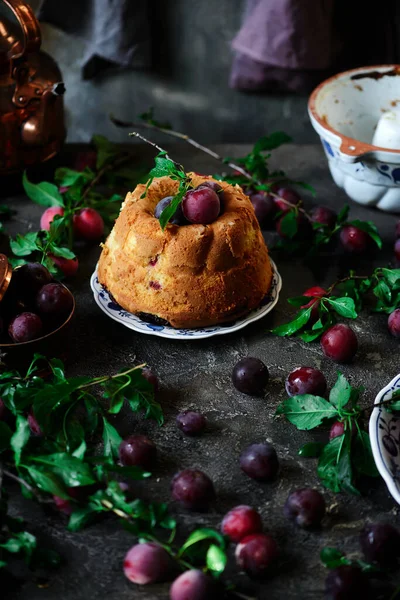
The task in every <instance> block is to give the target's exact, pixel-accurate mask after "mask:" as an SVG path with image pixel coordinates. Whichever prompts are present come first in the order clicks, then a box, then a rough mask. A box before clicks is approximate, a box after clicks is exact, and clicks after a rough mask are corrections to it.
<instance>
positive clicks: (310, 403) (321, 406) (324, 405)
mask: <svg viewBox="0 0 400 600" xmlns="http://www.w3.org/2000/svg"><path fill="white" fill-rule="evenodd" d="M275 414H277V415H285V416H286V418H287V419H288V421H290V422H291V423H293V425H296V427H297V429H301V430H309V429H314V428H315V427H318V425H321V423H322V421H323V420H324V419H332V418H333V417H336V416H337V415H338V411H337V410H336V408H335V407H334V406H332V404H330V403H329V402H328V401H327V400H325V399H324V398H321V397H320V396H312V395H311V394H301V395H299V396H292V397H291V398H287V399H286V400H284V401H283V402H282V404H280V405H279V406H278V408H277V410H276V413H275Z"/></svg>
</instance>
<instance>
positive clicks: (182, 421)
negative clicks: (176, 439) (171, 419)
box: [176, 410, 207, 435]
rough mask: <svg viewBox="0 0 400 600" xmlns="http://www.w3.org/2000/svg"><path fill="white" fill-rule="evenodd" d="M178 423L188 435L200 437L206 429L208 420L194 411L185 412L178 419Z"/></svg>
mask: <svg viewBox="0 0 400 600" xmlns="http://www.w3.org/2000/svg"><path fill="white" fill-rule="evenodd" d="M176 423H177V425H178V427H179V429H180V430H181V431H183V433H184V434H186V435H199V434H200V433H203V431H204V429H205V427H206V424H207V422H206V418H205V416H204V415H202V414H201V413H199V412H196V411H194V410H185V411H184V412H181V413H179V415H178V416H177V417H176Z"/></svg>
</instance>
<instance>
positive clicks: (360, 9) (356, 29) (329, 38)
mask: <svg viewBox="0 0 400 600" xmlns="http://www.w3.org/2000/svg"><path fill="white" fill-rule="evenodd" d="M365 8H366V5H365V3H364V2H360V1H359V0H318V1H317V2H316V1H315V0H247V5H246V13H245V16H244V20H243V24H242V27H241V29H240V31H239V32H238V34H237V35H236V37H235V39H234V40H233V42H232V47H233V49H234V50H235V52H236V54H235V57H234V60H233V64H232V70H231V76H230V86H231V87H232V88H235V89H239V90H243V91H273V92H281V91H310V90H311V89H312V88H313V87H314V86H315V85H317V83H319V82H320V81H321V80H322V79H324V78H325V77H328V76H330V75H331V74H333V73H335V72H338V71H341V70H345V69H349V68H353V67H357V66H363V65H369V64H379V63H385V62H395V60H396V57H395V56H394V44H393V37H394V33H393V31H394V30H393V22H394V18H395V3H394V1H393V0H387V2H386V3H380V5H379V10H376V11H369V12H368V11H366V10H365ZM371 40H373V43H371Z"/></svg>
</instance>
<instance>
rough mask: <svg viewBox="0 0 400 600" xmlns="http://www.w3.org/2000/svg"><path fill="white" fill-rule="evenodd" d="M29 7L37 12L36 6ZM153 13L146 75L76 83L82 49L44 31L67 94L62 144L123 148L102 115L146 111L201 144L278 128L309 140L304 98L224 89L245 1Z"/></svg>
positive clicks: (190, 3) (162, 4)
mask: <svg viewBox="0 0 400 600" xmlns="http://www.w3.org/2000/svg"><path fill="white" fill-rule="evenodd" d="M73 1H77V0H73ZM131 1H134V0H131ZM31 4H32V5H33V6H34V7H35V8H36V7H37V5H38V4H39V0H31ZM152 6H153V9H152V22H151V26H152V32H153V41H154V44H153V45H154V53H153V67H152V69H151V70H149V71H146V72H140V71H134V70H129V71H120V72H113V73H111V74H110V73H108V74H107V75H106V76H103V77H100V78H96V79H95V80H93V81H82V79H81V73H80V62H81V60H82V56H83V52H84V47H85V46H84V42H83V41H82V40H77V39H76V38H73V37H71V36H69V35H66V34H64V33H62V32H60V31H59V30H57V29H55V28H54V27H52V26H50V25H47V24H43V26H42V32H43V45H42V47H43V49H44V50H46V51H47V52H49V53H50V54H51V55H52V56H53V57H54V58H55V59H56V60H57V62H58V64H59V66H60V68H61V70H62V72H63V76H64V80H65V84H66V88H67V93H66V95H65V103H66V108H67V124H68V140H69V141H74V142H75V141H87V140H89V139H90V137H91V135H92V134H93V133H94V132H96V133H102V134H104V135H106V136H108V137H109V138H111V139H113V140H116V141H118V140H119V141H126V139H127V137H126V131H125V130H117V129H116V128H115V126H113V125H112V124H111V123H110V122H109V120H108V114H109V113H113V114H115V115H116V116H118V117H119V118H122V119H130V120H131V119H133V118H135V117H136V116H137V115H138V114H140V113H141V112H143V111H144V110H146V109H147V108H148V107H149V106H154V107H155V109H156V113H157V115H158V116H159V118H160V119H161V118H163V119H167V120H169V121H170V122H171V123H172V124H173V126H174V127H175V128H176V129H178V130H181V131H184V132H186V133H190V134H191V135H193V136H194V137H196V138H197V139H199V141H203V142H205V143H211V142H222V141H224V142H231V141H237V142H253V141H254V140H255V139H256V138H257V137H259V136H260V135H262V134H264V133H266V132H268V131H276V130H277V129H281V130H284V131H286V132H287V133H289V134H290V135H292V136H293V138H294V139H295V141H298V142H312V141H316V139H317V137H316V134H315V133H314V131H313V130H312V128H311V125H310V123H309V120H308V116H307V97H306V96H293V95H276V96H274V95H271V94H269V95H250V94H242V93H239V92H237V91H234V90H231V89H229V87H228V80H229V71H230V66H231V60H232V53H231V49H230V42H231V40H232V38H233V37H234V35H235V33H236V32H237V30H238V28H239V27H240V23H241V17H242V13H243V9H244V1H242V0H168V1H166V0H165V1H164V0H158V1H156V2H153V3H152Z"/></svg>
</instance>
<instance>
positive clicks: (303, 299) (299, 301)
mask: <svg viewBox="0 0 400 600" xmlns="http://www.w3.org/2000/svg"><path fill="white" fill-rule="evenodd" d="M313 297H314V298H315V296H295V297H294V298H288V299H287V301H288V303H289V304H291V305H292V306H295V307H296V308H300V307H302V306H304V305H305V304H308V302H310V300H312V298H313Z"/></svg>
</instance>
